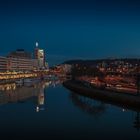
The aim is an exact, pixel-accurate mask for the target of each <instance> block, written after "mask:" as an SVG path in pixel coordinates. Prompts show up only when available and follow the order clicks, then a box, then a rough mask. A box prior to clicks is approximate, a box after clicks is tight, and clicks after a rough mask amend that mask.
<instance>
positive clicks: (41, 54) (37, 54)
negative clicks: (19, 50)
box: [34, 42, 45, 69]
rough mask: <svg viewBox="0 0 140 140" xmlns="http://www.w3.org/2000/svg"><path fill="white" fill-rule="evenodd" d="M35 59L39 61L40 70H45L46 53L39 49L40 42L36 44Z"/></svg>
mask: <svg viewBox="0 0 140 140" xmlns="http://www.w3.org/2000/svg"><path fill="white" fill-rule="evenodd" d="M34 57H35V59H37V60H38V66H39V69H43V68H45V52H44V50H43V49H39V48H38V42H36V48H35V52H34Z"/></svg>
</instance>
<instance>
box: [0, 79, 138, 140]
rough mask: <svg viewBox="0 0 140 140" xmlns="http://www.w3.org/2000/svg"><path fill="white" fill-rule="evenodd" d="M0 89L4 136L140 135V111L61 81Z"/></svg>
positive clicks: (114, 136) (95, 138)
mask: <svg viewBox="0 0 140 140" xmlns="http://www.w3.org/2000/svg"><path fill="white" fill-rule="evenodd" d="M0 88H1V92H0V126H1V127H0V128H1V129H0V135H1V137H5V138H7V137H8V138H15V137H16V138H27V137H35V138H36V137H40V138H41V137H44V138H45V139H60V138H61V139H65V140H67V139H71V140H73V139H76V140H77V139H85V140H87V139H94V140H99V139H109V140H114V139H116V140H119V139H128V140H129V139H133V140H137V139H139V138H140V130H139V127H140V114H139V112H136V111H134V110H129V109H126V108H122V107H118V106H115V105H111V104H106V103H104V102H101V101H96V100H94V99H90V98H88V97H83V96H81V95H78V94H76V93H73V92H71V91H69V90H68V89H66V88H64V87H63V86H62V84H61V83H60V82H59V81H58V82H50V81H47V82H41V83H38V84H35V85H28V86H27V85H26V86H22V87H16V85H15V84H11V85H6V86H4V85H3V86H0Z"/></svg>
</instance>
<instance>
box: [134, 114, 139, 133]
mask: <svg viewBox="0 0 140 140" xmlns="http://www.w3.org/2000/svg"><path fill="white" fill-rule="evenodd" d="M135 114H136V115H135V119H134V125H133V126H134V128H136V129H137V131H139V130H140V112H136V113H135Z"/></svg>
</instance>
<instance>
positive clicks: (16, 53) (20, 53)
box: [7, 49, 32, 59]
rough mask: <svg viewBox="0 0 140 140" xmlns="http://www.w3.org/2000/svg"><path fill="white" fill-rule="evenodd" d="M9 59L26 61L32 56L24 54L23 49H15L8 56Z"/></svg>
mask: <svg viewBox="0 0 140 140" xmlns="http://www.w3.org/2000/svg"><path fill="white" fill-rule="evenodd" d="M7 57H9V58H27V59H31V58H32V55H31V53H29V52H26V51H25V50H24V49H17V50H16V51H14V52H10V53H9V54H8V56H7Z"/></svg>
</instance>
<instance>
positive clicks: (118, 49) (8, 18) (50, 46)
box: [0, 0, 140, 64]
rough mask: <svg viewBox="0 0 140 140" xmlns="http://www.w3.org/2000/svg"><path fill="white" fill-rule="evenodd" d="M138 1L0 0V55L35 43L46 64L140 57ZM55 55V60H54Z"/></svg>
mask: <svg viewBox="0 0 140 140" xmlns="http://www.w3.org/2000/svg"><path fill="white" fill-rule="evenodd" d="M139 7H140V2H137V1H135V0H134V1H130V0H127V1H123V2H121V1H116V0H115V1H113V2H112V1H111V0H107V1H106V2H104V1H103V0H99V1H96V0H94V1H89V0H87V1H80V2H79V1H75V2H74V1H67V2H65V1H59V2H58V1H55V0H54V1H43V0H41V1H37V0H35V1H32V0H30V1H26V0H25V1H20V2H18V1H16V0H14V1H12V2H11V1H8V0H7V1H1V2H0V19H1V23H0V30H1V32H0V46H1V54H0V55H3V54H7V52H9V51H13V50H16V49H17V48H23V49H25V50H27V51H32V50H33V49H34V47H35V42H36V41H37V42H39V47H40V48H42V49H45V50H46V52H47V55H48V57H47V58H48V61H49V62H50V63H51V64H54V63H61V62H62V61H64V60H68V59H77V58H83V59H98V58H108V57H139V56H140V55H139V52H140V47H139V46H140V38H139V37H140V27H139V24H140V20H139V16H140V9H139ZM54 56H55V57H54Z"/></svg>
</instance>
